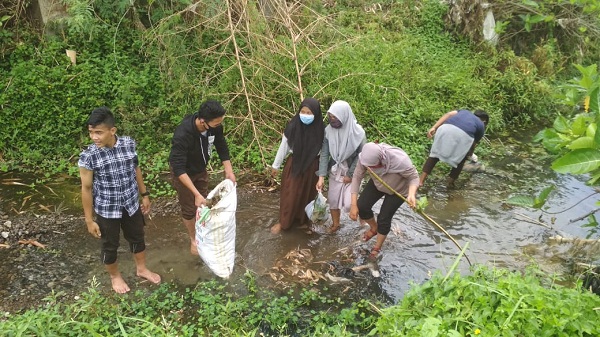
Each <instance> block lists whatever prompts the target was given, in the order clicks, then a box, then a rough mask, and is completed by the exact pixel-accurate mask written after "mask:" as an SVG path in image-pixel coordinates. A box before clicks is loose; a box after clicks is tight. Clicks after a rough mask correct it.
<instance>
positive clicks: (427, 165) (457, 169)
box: [423, 157, 467, 180]
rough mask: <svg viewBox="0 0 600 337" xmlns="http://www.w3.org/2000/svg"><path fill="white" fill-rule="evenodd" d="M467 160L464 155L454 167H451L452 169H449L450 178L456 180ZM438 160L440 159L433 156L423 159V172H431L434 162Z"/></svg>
mask: <svg viewBox="0 0 600 337" xmlns="http://www.w3.org/2000/svg"><path fill="white" fill-rule="evenodd" d="M466 160H467V157H465V158H464V159H463V160H462V161H461V162H460V163H459V164H458V165H457V166H456V167H453V168H452V170H450V174H449V176H450V178H452V179H454V180H456V179H458V176H459V175H460V172H461V171H462V169H463V166H465V161H466ZM438 161H440V159H439V158H433V157H429V158H427V160H426V161H425V164H423V172H425V173H427V174H431V171H433V168H434V167H435V164H437V163H438Z"/></svg>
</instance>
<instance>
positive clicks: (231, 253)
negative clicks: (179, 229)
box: [196, 179, 237, 278]
mask: <svg viewBox="0 0 600 337" xmlns="http://www.w3.org/2000/svg"><path fill="white" fill-rule="evenodd" d="M206 199H207V201H208V200H212V199H215V200H218V202H217V203H216V204H215V205H213V206H212V207H211V208H210V209H209V208H208V207H206V206H202V207H198V210H197V211H196V246H197V247H198V254H200V258H202V261H204V263H205V264H206V265H207V266H208V267H209V268H210V269H211V270H212V271H213V272H214V273H215V274H216V275H217V276H219V277H222V278H228V277H229V275H231V272H232V271H233V263H234V260H235V211H236V209H237V193H236V189H235V184H234V183H233V181H231V180H229V179H225V180H223V181H222V182H221V183H220V184H219V185H217V186H216V187H215V188H214V189H213V190H212V191H211V192H210V193H209V194H208V196H207V197H206Z"/></svg>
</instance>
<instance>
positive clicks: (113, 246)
mask: <svg viewBox="0 0 600 337" xmlns="http://www.w3.org/2000/svg"><path fill="white" fill-rule="evenodd" d="M96 223H97V224H98V227H100V234H101V236H100V239H101V241H102V251H101V258H102V262H103V263H104V264H113V263H115V261H116V260H117V249H118V248H119V239H120V236H121V235H120V234H121V229H123V237H124V238H125V240H127V242H129V250H130V251H131V252H132V253H134V254H135V253H140V252H143V251H144V250H145V249H146V243H145V241H144V226H145V221H144V215H143V214H142V210H141V209H139V208H138V210H137V211H136V212H135V213H134V214H133V215H131V216H129V214H128V213H127V211H126V210H125V209H123V216H122V217H121V218H118V219H108V218H103V217H101V216H100V215H96Z"/></svg>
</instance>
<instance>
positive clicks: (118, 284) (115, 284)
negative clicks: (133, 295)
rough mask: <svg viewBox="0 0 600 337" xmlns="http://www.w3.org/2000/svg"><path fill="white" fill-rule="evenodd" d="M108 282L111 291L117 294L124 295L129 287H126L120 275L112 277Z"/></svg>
mask: <svg viewBox="0 0 600 337" xmlns="http://www.w3.org/2000/svg"><path fill="white" fill-rule="evenodd" d="M110 282H111V283H112V288H113V290H114V291H115V292H116V293H117V294H125V293H126V292H128V291H129V290H130V289H129V286H128V285H127V283H125V280H123V277H121V275H118V276H114V277H113V276H111V277H110Z"/></svg>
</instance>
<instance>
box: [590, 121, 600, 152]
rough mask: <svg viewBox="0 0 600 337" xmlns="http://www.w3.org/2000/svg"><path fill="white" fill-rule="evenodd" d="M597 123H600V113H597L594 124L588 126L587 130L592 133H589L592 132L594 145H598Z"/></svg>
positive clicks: (599, 133)
mask: <svg viewBox="0 0 600 337" xmlns="http://www.w3.org/2000/svg"><path fill="white" fill-rule="evenodd" d="M598 123H600V113H598V116H597V118H596V123H592V124H590V126H589V127H588V129H590V130H593V131H590V133H592V132H593V136H594V142H596V144H598V145H600V132H598Z"/></svg>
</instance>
